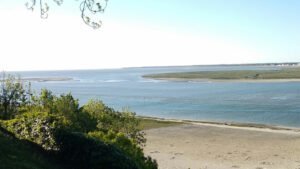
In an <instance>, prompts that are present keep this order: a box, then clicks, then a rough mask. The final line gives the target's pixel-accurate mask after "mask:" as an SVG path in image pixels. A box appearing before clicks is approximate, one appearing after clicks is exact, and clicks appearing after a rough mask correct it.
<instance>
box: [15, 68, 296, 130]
mask: <svg viewBox="0 0 300 169" xmlns="http://www.w3.org/2000/svg"><path fill="white" fill-rule="evenodd" d="M269 69H278V67H275V66H274V67H272V66H183V67H146V68H123V69H106V70H76V71H35V72H14V73H18V74H20V75H21V76H22V77H24V78H25V77H70V78H73V79H74V80H72V81H60V82H58V81H56V82H55V81H51V82H50V81H49V82H32V87H33V89H35V90H36V91H38V90H39V89H41V88H47V89H50V90H52V91H53V92H54V93H55V94H62V93H68V92H71V93H72V94H73V95H74V96H75V97H76V98H78V99H79V100H80V103H81V105H83V104H84V103H86V102H87V101H88V100H89V99H91V98H94V99H100V100H103V101H104V102H105V103H106V104H107V105H108V106H111V107H113V108H114V109H116V110H122V109H123V108H129V109H130V110H131V111H134V112H136V113H137V114H138V115H142V116H153V117H161V118H172V119H189V120H201V121H216V122H242V123H259V124H267V125H280V126H289V127H300V82H236V81H234V82H230V81H228V82H215V81H209V80H208V81H202V82H193V81H185V82H176V81H165V80H153V79H145V78H143V77H142V75H145V74H152V73H166V72H183V71H216V70H269Z"/></svg>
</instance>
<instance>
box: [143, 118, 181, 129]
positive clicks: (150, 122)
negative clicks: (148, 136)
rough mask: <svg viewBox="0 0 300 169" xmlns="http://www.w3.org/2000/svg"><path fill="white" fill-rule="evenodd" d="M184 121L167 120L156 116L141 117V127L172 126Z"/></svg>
mask: <svg viewBox="0 0 300 169" xmlns="http://www.w3.org/2000/svg"><path fill="white" fill-rule="evenodd" d="M181 124H183V122H176V121H165V120H160V119H154V118H141V121H140V127H141V129H142V130H148V129H155V128H161V127H171V126H177V125H181Z"/></svg>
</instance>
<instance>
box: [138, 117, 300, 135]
mask: <svg viewBox="0 0 300 169" xmlns="http://www.w3.org/2000/svg"><path fill="white" fill-rule="evenodd" d="M138 117H139V118H142V119H149V120H156V121H164V122H177V123H182V124H192V125H200V126H211V127H219V128H231V129H243V130H251V131H265V132H276V133H300V128H297V127H289V126H277V125H267V124H258V123H240V122H214V121H202V120H186V119H168V118H159V117H149V116H138Z"/></svg>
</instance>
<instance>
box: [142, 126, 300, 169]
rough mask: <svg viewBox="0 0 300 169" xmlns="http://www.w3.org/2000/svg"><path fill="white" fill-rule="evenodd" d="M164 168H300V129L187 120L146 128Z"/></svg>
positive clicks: (149, 147) (152, 149) (148, 148)
mask: <svg viewBox="0 0 300 169" xmlns="http://www.w3.org/2000/svg"><path fill="white" fill-rule="evenodd" d="M146 134H147V135H146V138H147V145H146V147H145V153H146V154H147V155H149V156H151V157H153V158H154V159H156V160H157V162H158V164H159V168H160V169H188V168H190V169H239V168H240V169H300V132H298V131H293V130H288V131H287V130H272V129H259V128H251V127H248V128H247V127H232V126H224V125H207V124H192V123H189V124H183V125H179V126H172V127H165V128H157V129H150V130H147V131H146Z"/></svg>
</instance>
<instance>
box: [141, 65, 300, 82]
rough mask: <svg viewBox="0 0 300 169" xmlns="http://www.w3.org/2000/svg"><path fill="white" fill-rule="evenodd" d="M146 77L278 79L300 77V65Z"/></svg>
mask: <svg viewBox="0 0 300 169" xmlns="http://www.w3.org/2000/svg"><path fill="white" fill-rule="evenodd" d="M143 77H144V78H154V79H170V80H171V79H173V80H176V79H178V80H190V79H191V80H197V79H200V80H201V79H215V80H259V79H261V80H264V79H266V80H272V79H274V80H276V79H300V67H296V68H283V69H280V70H231V71H198V72H179V73H161V74H149V75H144V76H143Z"/></svg>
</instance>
